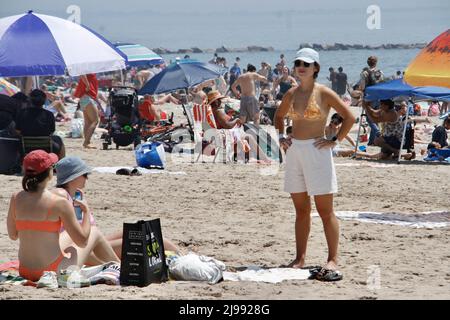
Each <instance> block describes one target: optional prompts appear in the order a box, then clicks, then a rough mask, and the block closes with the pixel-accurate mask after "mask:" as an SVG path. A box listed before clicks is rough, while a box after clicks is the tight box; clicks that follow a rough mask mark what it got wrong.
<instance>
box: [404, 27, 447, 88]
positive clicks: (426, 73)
mask: <svg viewBox="0 0 450 320" xmlns="http://www.w3.org/2000/svg"><path fill="white" fill-rule="evenodd" d="M404 80H405V81H406V83H408V84H409V85H411V86H415V87H418V86H437V87H447V88H450V29H448V30H447V31H444V32H443V33H442V34H440V35H439V36H438V37H437V38H436V39H434V40H433V41H431V42H430V43H429V44H428V45H427V46H426V47H425V48H423V49H422V51H420V52H419V54H418V55H417V56H416V57H415V58H414V60H413V61H412V62H411V63H410V64H409V65H408V67H407V68H406V70H405V76H404Z"/></svg>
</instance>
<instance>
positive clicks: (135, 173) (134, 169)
mask: <svg viewBox="0 0 450 320" xmlns="http://www.w3.org/2000/svg"><path fill="white" fill-rule="evenodd" d="M141 175H142V173H141V172H140V171H139V169H138V168H133V170H131V171H130V176H141Z"/></svg>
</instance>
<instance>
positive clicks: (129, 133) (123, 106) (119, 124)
mask: <svg viewBox="0 0 450 320" xmlns="http://www.w3.org/2000/svg"><path fill="white" fill-rule="evenodd" d="M109 104H110V106H111V113H110V115H109V117H108V122H107V125H106V128H105V129H106V130H108V132H107V133H105V134H104V135H103V139H104V140H105V141H104V142H103V150H107V149H108V146H110V145H111V144H112V143H113V142H114V143H115V144H116V149H119V147H126V146H129V145H130V144H132V143H133V144H134V147H136V146H137V145H139V144H140V143H141V137H140V130H141V128H140V127H141V121H140V118H139V112H138V110H137V105H138V95H137V92H136V90H135V89H134V88H132V87H125V86H117V87H112V88H111V90H110V93H109Z"/></svg>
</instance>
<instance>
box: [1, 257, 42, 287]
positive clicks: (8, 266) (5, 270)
mask: <svg viewBox="0 0 450 320" xmlns="http://www.w3.org/2000/svg"><path fill="white" fill-rule="evenodd" d="M1 284H12V285H31V286H36V284H35V283H34V282H33V281H29V280H27V279H24V278H22V277H21V276H20V275H19V260H13V261H10V262H5V263H2V264H0V285H1Z"/></svg>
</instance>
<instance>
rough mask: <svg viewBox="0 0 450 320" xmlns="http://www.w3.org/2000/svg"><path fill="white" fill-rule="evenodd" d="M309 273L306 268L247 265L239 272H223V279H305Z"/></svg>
mask: <svg viewBox="0 0 450 320" xmlns="http://www.w3.org/2000/svg"><path fill="white" fill-rule="evenodd" d="M310 275H311V273H310V272H309V270H308V269H296V268H271V269H263V268H261V267H254V266H252V267H248V268H247V269H246V270H244V271H240V272H224V273H223V280H225V281H227V280H228V281H257V282H269V283H278V282H281V281H284V280H307V279H308V278H309V276H310Z"/></svg>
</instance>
